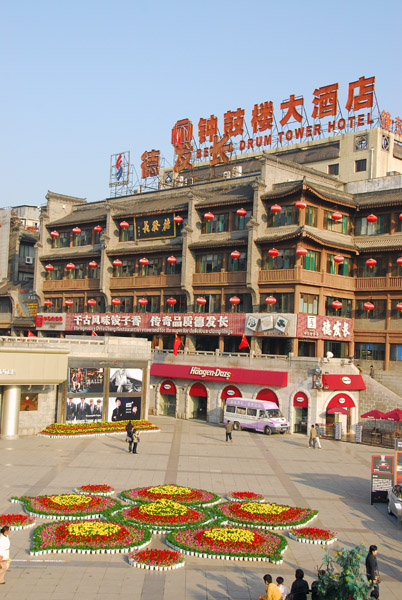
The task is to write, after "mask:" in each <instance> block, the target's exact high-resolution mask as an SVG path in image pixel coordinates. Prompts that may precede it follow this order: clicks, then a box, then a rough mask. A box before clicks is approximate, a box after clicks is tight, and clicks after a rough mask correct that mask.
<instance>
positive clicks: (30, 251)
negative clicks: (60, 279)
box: [19, 244, 35, 258]
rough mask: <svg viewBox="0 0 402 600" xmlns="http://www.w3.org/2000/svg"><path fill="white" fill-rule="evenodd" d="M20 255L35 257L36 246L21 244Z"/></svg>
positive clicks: (21, 256)
mask: <svg viewBox="0 0 402 600" xmlns="http://www.w3.org/2000/svg"><path fill="white" fill-rule="evenodd" d="M19 255H20V258H26V257H27V256H30V257H32V258H33V257H34V256H35V248H34V247H33V246H30V245H28V244H20V247H19Z"/></svg>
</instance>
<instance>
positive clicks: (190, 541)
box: [167, 525, 287, 564]
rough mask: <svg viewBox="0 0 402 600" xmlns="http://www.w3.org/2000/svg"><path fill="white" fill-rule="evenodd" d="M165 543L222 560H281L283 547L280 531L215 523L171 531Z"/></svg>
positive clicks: (277, 561) (201, 555)
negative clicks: (277, 532)
mask: <svg viewBox="0 0 402 600" xmlns="http://www.w3.org/2000/svg"><path fill="white" fill-rule="evenodd" d="M167 544H168V546H170V547H171V548H173V549H175V550H181V551H182V552H183V553H184V554H189V555H191V556H200V557H202V558H222V559H225V560H258V561H261V560H263V561H270V562H273V563H278V564H280V563H282V562H283V558H282V554H283V552H284V551H285V550H286V548H287V542H286V539H285V538H284V537H283V536H282V535H278V534H276V533H271V532H268V531H264V532H261V531H258V530H254V529H245V528H243V527H232V526H230V525H229V526H224V525H221V526H218V527H209V528H207V529H203V528H196V529H187V530H180V531H174V532H171V533H169V534H168V536H167Z"/></svg>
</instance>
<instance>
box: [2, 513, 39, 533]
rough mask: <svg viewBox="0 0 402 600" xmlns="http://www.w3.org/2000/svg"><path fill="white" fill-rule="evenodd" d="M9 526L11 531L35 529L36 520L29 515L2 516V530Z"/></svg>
mask: <svg viewBox="0 0 402 600" xmlns="http://www.w3.org/2000/svg"><path fill="white" fill-rule="evenodd" d="M5 525H7V526H8V527H9V528H10V529H11V531H20V530H21V529H29V528H30V527H34V525H35V519H33V518H32V517H31V516H27V515H14V514H10V515H9V514H2V515H0V528H1V527H4V526H5Z"/></svg>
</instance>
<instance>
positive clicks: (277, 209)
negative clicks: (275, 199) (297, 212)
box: [271, 204, 282, 213]
mask: <svg viewBox="0 0 402 600" xmlns="http://www.w3.org/2000/svg"><path fill="white" fill-rule="evenodd" d="M281 210H282V206H279V204H273V205H272V206H271V212H273V213H280V212H281Z"/></svg>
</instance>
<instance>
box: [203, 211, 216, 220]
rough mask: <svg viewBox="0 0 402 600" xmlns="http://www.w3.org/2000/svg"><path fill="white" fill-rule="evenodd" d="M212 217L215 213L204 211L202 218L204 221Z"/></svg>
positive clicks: (212, 218)
mask: <svg viewBox="0 0 402 600" xmlns="http://www.w3.org/2000/svg"><path fill="white" fill-rule="evenodd" d="M214 218H215V215H214V214H213V213H211V212H206V213H205V215H204V219H205V220H206V221H213V220H214Z"/></svg>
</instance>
